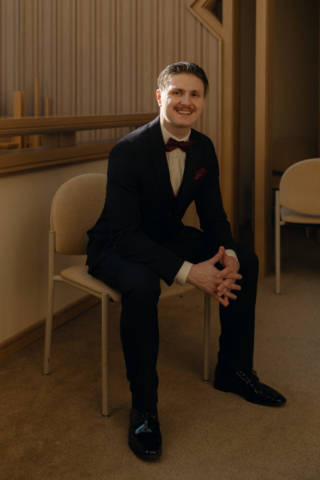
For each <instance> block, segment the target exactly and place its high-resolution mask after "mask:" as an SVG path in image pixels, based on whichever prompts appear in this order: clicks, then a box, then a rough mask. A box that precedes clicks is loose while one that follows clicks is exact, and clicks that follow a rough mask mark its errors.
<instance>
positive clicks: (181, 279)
mask: <svg viewBox="0 0 320 480" xmlns="http://www.w3.org/2000/svg"><path fill="white" fill-rule="evenodd" d="M192 266H193V264H192V263H190V262H183V264H182V266H181V268H180V270H179V271H178V273H177V275H176V276H175V277H174V280H173V281H174V282H175V283H178V284H179V285H184V284H185V283H186V280H187V276H188V275H189V272H190V270H191V267H192Z"/></svg>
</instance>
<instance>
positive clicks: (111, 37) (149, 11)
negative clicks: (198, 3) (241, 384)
mask: <svg viewBox="0 0 320 480" xmlns="http://www.w3.org/2000/svg"><path fill="white" fill-rule="evenodd" d="M189 4H190V0H28V2H25V1H24V0H0V7H1V8H0V11H2V24H1V32H2V34H1V43H2V55H1V61H2V65H1V67H2V68H1V82H0V85H1V87H2V88H1V99H2V102H1V103H2V108H1V111H0V115H9V116H11V115H12V114H13V100H12V99H13V91H14V90H25V91H26V93H27V115H33V114H34V77H36V76H38V77H39V80H40V112H41V114H42V115H44V108H45V98H46V97H50V98H51V99H52V103H51V105H52V114H54V115H69V114H70V115H73V114H76V115H77V114H94V113H99V114H111V113H131V112H156V111H157V104H156V100H155V90H156V78H157V75H158V73H159V72H160V71H161V70H162V69H163V68H164V67H165V66H166V65H168V64H169V63H172V62H176V61H179V60H187V61H192V62H195V63H198V64H199V65H201V66H202V67H203V68H204V69H205V71H206V72H207V74H208V76H209V80H210V95H209V97H208V101H207V106H206V111H205V113H204V116H203V119H202V120H201V121H200V122H199V123H198V125H197V128H199V129H200V130H201V131H203V132H205V133H206V134H207V135H209V136H210V137H211V138H212V140H213V141H214V143H215V144H216V146H217V141H218V135H217V133H218V129H217V127H218V117H217V114H218V43H217V40H216V39H215V38H214V36H213V35H212V34H211V33H209V32H208V31H207V30H206V29H205V28H204V27H203V26H202V25H201V23H200V22H199V21H198V20H197V19H195V18H194V17H193V15H192V14H191V13H190V12H189V11H188V10H187V7H188V5H189ZM127 131H128V129H126V130H125V129H121V130H120V129H118V131H117V132H115V131H99V132H91V133H86V132H83V133H80V134H79V136H78V139H79V140H87V139H91V138H92V139H94V138H110V137H113V136H115V134H119V133H121V134H124V133H125V132H127Z"/></svg>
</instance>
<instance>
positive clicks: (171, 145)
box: [165, 137, 195, 152]
mask: <svg viewBox="0 0 320 480" xmlns="http://www.w3.org/2000/svg"><path fill="white" fill-rule="evenodd" d="M194 142H195V141H194V140H189V141H188V142H177V140H174V139H173V138H171V137H170V138H169V140H168V141H167V143H166V144H165V147H166V152H172V151H173V150H175V149H176V148H181V150H183V151H184V152H187V151H188V150H189V149H190V148H191V145H192V144H194Z"/></svg>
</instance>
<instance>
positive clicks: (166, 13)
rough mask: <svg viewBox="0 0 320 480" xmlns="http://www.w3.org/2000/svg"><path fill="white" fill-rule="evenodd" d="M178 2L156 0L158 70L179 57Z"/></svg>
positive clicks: (177, 60) (176, 60) (178, 59)
mask: <svg viewBox="0 0 320 480" xmlns="http://www.w3.org/2000/svg"><path fill="white" fill-rule="evenodd" d="M179 7H180V5H179V2H177V1H176V2H172V1H171V0H158V21H159V27H158V38H159V46H158V71H159V73H160V72H161V71H162V70H163V69H164V68H165V67H166V66H167V65H169V64H170V63H174V62H179V61H180V60H181V58H180V15H179V14H180V10H179Z"/></svg>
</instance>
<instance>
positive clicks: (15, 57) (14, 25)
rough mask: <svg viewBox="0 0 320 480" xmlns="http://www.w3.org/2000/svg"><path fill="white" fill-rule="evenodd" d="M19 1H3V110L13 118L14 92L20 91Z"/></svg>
mask: <svg viewBox="0 0 320 480" xmlns="http://www.w3.org/2000/svg"><path fill="white" fill-rule="evenodd" d="M19 15H20V9H19V0H2V23H1V29H2V31H1V36H2V65H3V66H4V68H1V78H2V82H1V83H2V85H1V86H2V92H1V93H2V110H1V115H6V116H13V92H14V91H18V90H20V71H19V50H20V39H19Z"/></svg>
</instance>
